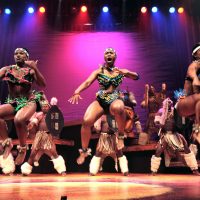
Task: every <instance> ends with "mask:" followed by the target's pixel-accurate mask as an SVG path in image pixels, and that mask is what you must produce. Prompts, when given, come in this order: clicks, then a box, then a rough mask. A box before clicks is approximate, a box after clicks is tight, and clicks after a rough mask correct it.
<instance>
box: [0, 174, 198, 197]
mask: <svg viewBox="0 0 200 200" xmlns="http://www.w3.org/2000/svg"><path fill="white" fill-rule="evenodd" d="M199 188H200V177H199V176H194V175H190V174H182V175H180V174H179V175H176V174H164V175H163V174H158V175H157V176H152V175H149V174H130V175H129V176H127V177H125V176H122V175H121V174H120V173H111V174H108V173H100V174H98V175H97V176H89V175H88V174H86V173H84V174H80V173H71V174H67V175H66V176H60V175H58V174H32V175H30V176H21V175H16V174H15V175H13V176H4V175H1V177H0V199H1V200H4V199H6V200H29V199H31V200H32V199H37V200H60V199H61V196H62V197H65V196H66V197H67V198H62V199H68V200H83V199H87V200H111V199H112V200H131V199H145V200H150V199H156V200H163V199H170V200H177V199H184V200H186V199H199V196H200V189H199Z"/></svg>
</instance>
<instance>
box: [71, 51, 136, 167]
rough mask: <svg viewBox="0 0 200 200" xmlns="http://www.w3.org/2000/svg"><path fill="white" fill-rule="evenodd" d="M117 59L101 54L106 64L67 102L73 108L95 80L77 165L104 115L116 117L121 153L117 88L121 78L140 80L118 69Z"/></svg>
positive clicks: (122, 118)
mask: <svg viewBox="0 0 200 200" xmlns="http://www.w3.org/2000/svg"><path fill="white" fill-rule="evenodd" d="M116 57H117V55H116V52H115V50H114V49H113V48H107V49H106V50H105V52H104V60H105V63H104V64H103V65H102V66H100V68H99V69H97V70H95V71H93V72H92V73H91V75H90V76H89V77H88V78H87V79H86V80H85V81H84V82H83V83H82V84H81V85H80V86H79V87H78V88H77V89H76V90H75V92H74V94H73V96H72V97H71V98H70V99H69V102H70V103H72V104H74V103H78V100H79V99H81V96H80V92H82V91H83V90H85V89H86V88H88V87H89V86H90V85H91V84H92V83H93V82H94V81H95V80H98V82H99V86H100V90H99V91H98V92H97V94H96V100H95V101H93V102H92V103H91V104H90V105H89V107H88V108H87V110H86V113H85V115H84V118H83V124H82V128H81V142H82V149H81V150H80V156H79V158H78V159H77V163H78V164H82V163H83V162H84V161H85V158H86V157H87V156H88V155H89V153H90V149H88V145H89V141H90V136H91V127H92V126H93V124H94V122H95V121H96V120H97V119H98V118H100V117H101V116H102V115H103V114H106V113H110V114H111V115H113V116H114V117H115V120H116V122H117V125H118V144H117V145H118V149H122V148H123V146H124V142H123V139H124V127H125V111H124V103H123V101H122V100H120V99H119V91H118V89H117V87H118V86H119V85H120V84H121V83H122V80H123V78H124V77H127V78H131V79H133V80H138V78H139V76H138V74H137V73H135V72H130V71H129V70H127V69H119V68H117V67H116V66H115V65H114V63H115V60H116Z"/></svg>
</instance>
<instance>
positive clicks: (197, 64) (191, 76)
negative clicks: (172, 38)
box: [175, 43, 200, 143]
mask: <svg viewBox="0 0 200 200" xmlns="http://www.w3.org/2000/svg"><path fill="white" fill-rule="evenodd" d="M192 56H193V62H192V63H191V64H190V65H189V67H188V70H187V75H186V78H185V84H184V90H185V95H184V96H182V97H180V99H179V100H178V102H177V104H176V106H175V107H176V109H177V112H178V114H179V115H180V116H181V117H189V116H195V123H194V125H193V134H192V136H193V138H194V139H195V140H197V142H198V143H200V80H199V74H200V43H197V44H196V45H195V46H194V47H193V50H192Z"/></svg>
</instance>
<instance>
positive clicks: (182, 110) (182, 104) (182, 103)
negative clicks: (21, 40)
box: [176, 94, 200, 117]
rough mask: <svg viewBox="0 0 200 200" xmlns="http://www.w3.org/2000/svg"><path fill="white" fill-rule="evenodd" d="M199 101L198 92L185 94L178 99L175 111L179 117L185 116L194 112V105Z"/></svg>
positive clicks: (199, 95)
mask: <svg viewBox="0 0 200 200" xmlns="http://www.w3.org/2000/svg"><path fill="white" fill-rule="evenodd" d="M199 101H200V94H193V95H191V96H187V97H185V98H184V99H180V100H179V102H178V103H177V108H176V109H177V112H178V114H179V115H180V116H181V117H187V116H190V115H193V114H196V113H195V111H196V110H195V107H196V104H197V102H199Z"/></svg>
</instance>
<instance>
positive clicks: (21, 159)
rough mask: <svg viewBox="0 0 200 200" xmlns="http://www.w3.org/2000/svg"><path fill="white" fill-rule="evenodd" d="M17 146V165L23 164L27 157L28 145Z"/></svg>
mask: <svg viewBox="0 0 200 200" xmlns="http://www.w3.org/2000/svg"><path fill="white" fill-rule="evenodd" d="M17 148H18V155H17V158H16V159H15V165H21V164H22V163H23V162H24V159H25V157H26V150H27V146H24V147H21V146H18V147H17Z"/></svg>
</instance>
